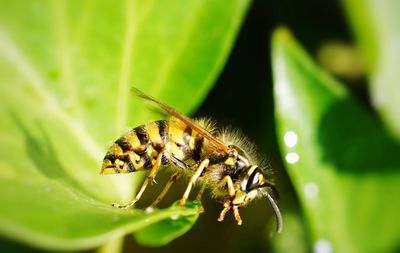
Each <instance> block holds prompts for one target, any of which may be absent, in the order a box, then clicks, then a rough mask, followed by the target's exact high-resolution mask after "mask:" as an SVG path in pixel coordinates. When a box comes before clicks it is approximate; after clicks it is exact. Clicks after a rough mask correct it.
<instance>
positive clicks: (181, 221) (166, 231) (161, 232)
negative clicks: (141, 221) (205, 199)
mask: <svg viewBox="0 0 400 253" xmlns="http://www.w3.org/2000/svg"><path fill="white" fill-rule="evenodd" d="M178 205H179V201H178V202H176V203H175V205H174V206H175V207H177V206H178ZM186 206H189V207H190V208H197V210H199V209H200V208H201V204H200V203H195V202H192V203H189V204H188V205H186ZM198 216H199V213H196V214H195V215H191V216H184V217H179V216H178V215H174V216H171V218H170V219H165V220H162V221H160V222H158V223H156V224H154V225H151V226H147V227H146V228H144V229H142V230H140V231H138V232H137V233H135V238H136V241H137V242H139V243H140V244H142V245H146V246H150V247H159V246H163V245H165V244H167V243H169V242H171V241H172V240H173V239H175V238H177V237H179V236H181V235H182V234H184V233H186V232H187V231H188V230H189V229H190V228H191V227H192V225H193V223H194V222H195V221H196V220H197V218H198Z"/></svg>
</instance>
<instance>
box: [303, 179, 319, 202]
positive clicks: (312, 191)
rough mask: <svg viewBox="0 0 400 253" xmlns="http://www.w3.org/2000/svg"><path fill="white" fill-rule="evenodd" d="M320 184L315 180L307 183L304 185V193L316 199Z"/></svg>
mask: <svg viewBox="0 0 400 253" xmlns="http://www.w3.org/2000/svg"><path fill="white" fill-rule="evenodd" d="M318 193H319V186H318V185H317V184H316V183H314V182H309V183H306V184H305V186H304V194H305V195H306V197H307V198H309V199H314V198H315V197H317V196H318Z"/></svg>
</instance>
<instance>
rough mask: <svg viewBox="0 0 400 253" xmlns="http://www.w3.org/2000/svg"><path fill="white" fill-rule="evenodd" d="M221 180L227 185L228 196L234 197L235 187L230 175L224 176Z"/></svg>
mask: <svg viewBox="0 0 400 253" xmlns="http://www.w3.org/2000/svg"><path fill="white" fill-rule="evenodd" d="M222 182H223V183H224V184H226V185H227V186H228V193H229V197H231V198H233V197H235V187H234V186H233V181H232V178H231V177H230V176H225V177H224V178H223V179H222Z"/></svg>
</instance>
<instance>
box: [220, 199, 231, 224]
mask: <svg viewBox="0 0 400 253" xmlns="http://www.w3.org/2000/svg"><path fill="white" fill-rule="evenodd" d="M230 209H231V202H230V201H226V202H225V203H224V209H223V210H222V211H221V213H220V214H219V218H218V221H219V222H221V221H223V220H224V219H225V215H226V213H227V212H228V211H229V210H230Z"/></svg>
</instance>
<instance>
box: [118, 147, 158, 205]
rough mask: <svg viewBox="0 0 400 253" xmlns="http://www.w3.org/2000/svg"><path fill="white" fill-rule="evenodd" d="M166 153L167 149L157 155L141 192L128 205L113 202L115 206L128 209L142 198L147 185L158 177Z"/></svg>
mask: <svg viewBox="0 0 400 253" xmlns="http://www.w3.org/2000/svg"><path fill="white" fill-rule="evenodd" d="M164 154H165V151H162V152H160V153H159V154H158V155H157V159H156V162H155V163H154V165H153V167H152V168H151V170H150V174H149V175H148V176H147V177H146V179H145V180H144V182H143V185H142V187H141V188H140V190H139V192H138V193H137V194H136V197H135V198H134V199H133V200H132V201H131V202H130V203H129V204H127V205H120V204H117V203H114V204H112V206H113V207H117V208H122V209H127V208H129V207H131V206H133V205H134V204H135V203H136V202H137V201H138V200H139V199H140V197H141V196H142V194H143V192H144V190H145V189H146V187H147V185H148V184H149V182H154V178H155V177H156V175H157V172H158V169H159V168H160V166H161V162H162V157H163V156H164Z"/></svg>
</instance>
